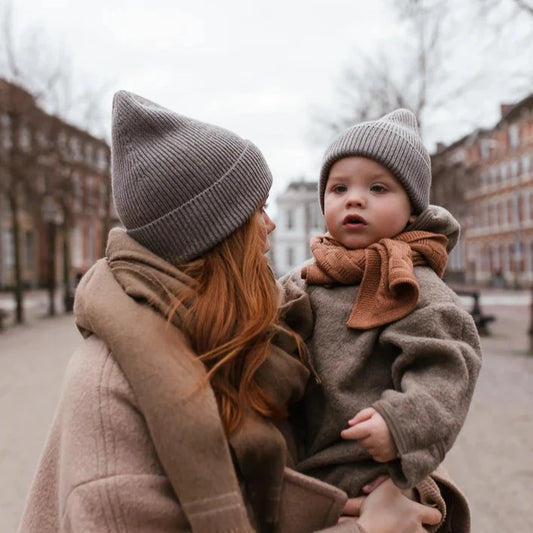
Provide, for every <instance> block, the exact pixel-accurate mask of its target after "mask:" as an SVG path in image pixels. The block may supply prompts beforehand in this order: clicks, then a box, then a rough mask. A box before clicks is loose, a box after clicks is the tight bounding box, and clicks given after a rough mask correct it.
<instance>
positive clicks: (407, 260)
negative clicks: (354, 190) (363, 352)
mask: <svg viewBox="0 0 533 533" xmlns="http://www.w3.org/2000/svg"><path fill="white" fill-rule="evenodd" d="M447 243H448V239H447V237H446V236H445V235H442V234H438V233H430V232H427V231H407V232H404V233H400V234H399V235H397V236H396V237H394V238H392V239H381V240H380V241H378V242H376V243H374V244H371V245H370V246H368V247H367V248H361V249H357V250H349V249H348V248H345V247H344V246H343V245H342V244H340V243H339V242H338V241H336V240H334V239H333V238H331V237H330V236H328V235H327V234H326V235H322V236H317V237H314V238H313V239H312V240H311V252H312V254H313V257H314V259H315V262H314V263H313V264H311V265H307V266H305V267H304V268H303V269H302V273H301V274H302V278H303V279H305V281H306V283H307V284H309V285H325V286H334V285H355V284H357V283H360V287H359V292H358V294H357V298H356V301H355V304H354V306H353V309H352V312H351V313H350V317H349V319H348V322H347V326H348V327H350V328H352V329H370V328H374V327H378V326H383V325H385V324H389V323H391V322H394V321H395V320H399V319H400V318H403V317H404V316H406V315H408V314H409V313H410V312H411V311H413V309H414V308H415V307H416V305H417V303H418V298H419V285H418V281H417V280H416V278H415V275H414V267H415V266H421V265H428V266H430V267H431V268H432V269H433V270H434V271H435V273H436V274H437V275H438V276H439V277H442V275H443V274H444V270H445V269H446V263H447V261H448V254H447V251H446V245H447Z"/></svg>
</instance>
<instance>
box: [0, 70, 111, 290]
mask: <svg viewBox="0 0 533 533" xmlns="http://www.w3.org/2000/svg"><path fill="white" fill-rule="evenodd" d="M115 223H116V216H115V215H114V212H113V208H112V201H111V186H110V149H109V146H108V145H107V143H106V142H105V141H103V140H101V139H97V138H95V137H93V136H91V135H89V134H88V133H87V132H85V131H82V130H80V129H78V128H76V127H74V126H72V125H70V124H67V123H65V122H64V121H62V120H60V119H59V118H57V117H55V116H52V115H49V114H47V113H46V112H44V111H43V110H42V109H40V108H39V107H38V106H37V104H36V102H35V100H34V98H33V96H32V95H31V94H30V93H28V92H27V91H25V90H24V89H23V88H21V87H18V86H17V85H14V84H12V83H9V82H7V81H5V80H2V79H0V258H1V259H0V289H6V288H9V287H11V286H13V285H14V283H15V271H16V269H15V263H16V254H15V248H16V244H18V249H19V254H18V256H19V258H20V266H21V269H20V270H21V273H22V283H23V284H24V285H25V286H26V287H38V286H44V285H47V284H48V283H49V281H50V276H51V275H52V272H53V273H54V279H56V280H61V281H62V283H64V284H67V283H71V282H72V281H73V280H74V279H75V278H76V275H77V274H81V273H83V272H85V271H86V270H87V269H88V268H89V266H90V265H91V264H92V263H93V262H94V261H95V260H96V259H97V258H98V257H101V256H102V255H103V247H104V243H105V238H106V235H107V232H108V230H109V228H110V227H111V226H112V225H113V224H115ZM17 233H18V241H17V242H15V238H14V235H15V234H17ZM51 249H52V250H53V253H51Z"/></svg>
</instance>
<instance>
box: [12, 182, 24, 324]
mask: <svg viewBox="0 0 533 533" xmlns="http://www.w3.org/2000/svg"><path fill="white" fill-rule="evenodd" d="M12 187H15V184H12ZM9 206H10V209H11V228H12V233H13V268H14V287H13V295H14V297H15V321H16V323H17V324H22V323H23V322H24V286H23V280H22V260H21V259H22V258H21V250H20V224H19V204H18V198H17V191H16V190H11V191H9Z"/></svg>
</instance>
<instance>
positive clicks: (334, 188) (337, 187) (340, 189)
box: [331, 183, 347, 193]
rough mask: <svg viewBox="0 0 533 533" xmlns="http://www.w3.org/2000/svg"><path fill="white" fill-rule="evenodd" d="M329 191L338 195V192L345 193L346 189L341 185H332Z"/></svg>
mask: <svg viewBox="0 0 533 533" xmlns="http://www.w3.org/2000/svg"><path fill="white" fill-rule="evenodd" d="M331 190H332V191H333V192H339V193H340V192H346V191H347V187H346V185H342V184H341V183H337V184H336V185H333V186H332V187H331Z"/></svg>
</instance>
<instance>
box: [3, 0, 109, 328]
mask: <svg viewBox="0 0 533 533" xmlns="http://www.w3.org/2000/svg"><path fill="white" fill-rule="evenodd" d="M12 15H13V12H12V4H11V2H8V3H7V4H6V5H5V7H4V13H3V16H2V17H1V20H2V24H1V26H2V32H1V37H0V66H1V67H2V69H1V70H0V72H2V75H3V76H4V77H5V78H6V79H7V80H8V81H9V82H12V83H15V84H17V85H19V86H20V88H21V89H22V88H23V89H25V90H21V91H18V90H11V89H12V88H13V86H12V85H10V84H4V85H2V87H4V90H3V92H2V101H1V102H0V103H1V104H2V105H0V108H1V109H2V110H3V111H4V110H5V111H4V116H5V117H6V119H5V120H6V124H5V125H4V126H5V127H4V131H2V136H3V137H4V138H7V137H8V136H9V135H10V136H11V139H12V140H11V141H9V142H8V143H7V144H6V143H4V145H3V147H1V149H2V153H1V158H0V196H4V197H5V198H6V200H7V203H8V206H9V212H10V218H11V224H10V225H11V228H12V239H11V240H12V243H13V261H12V262H13V268H14V278H15V279H14V296H15V303H16V315H15V317H16V321H17V322H22V321H23V320H24V311H23V288H24V280H23V276H22V255H21V237H22V235H21V226H20V220H21V215H22V214H23V209H22V206H23V205H24V212H33V213H36V212H37V213H39V211H40V206H41V205H42V204H43V198H44V196H46V197H47V200H49V201H51V202H52V203H53V206H55V208H56V209H57V210H58V212H59V214H60V217H59V218H60V219H61V233H62V235H63V254H62V255H63V268H62V271H63V283H64V286H65V289H66V291H67V290H68V288H69V287H70V285H71V280H70V276H71V265H70V258H71V255H72V254H71V251H70V238H69V236H70V232H71V227H72V202H73V198H74V195H73V192H74V191H73V180H72V169H73V165H72V158H71V155H70V154H69V151H68V149H66V148H65V147H63V148H61V146H60V144H61V143H60V142H59V138H60V136H61V129H62V121H61V120H60V119H57V118H55V115H57V116H58V117H61V118H62V119H66V120H70V121H71V122H78V123H79V122H80V120H81V121H84V122H85V123H84V126H85V128H90V129H92V130H93V131H94V130H95V129H99V131H100V132H101V131H102V128H99V127H98V124H97V123H96V122H94V119H95V118H96V119H98V117H100V116H101V114H100V112H99V106H98V105H97V102H98V101H99V100H100V99H101V93H102V92H103V91H104V90H105V89H104V88H101V89H100V90H99V91H97V90H84V91H79V92H77V93H76V92H75V91H74V90H73V89H72V80H73V74H72V71H71V69H70V67H69V65H70V62H69V60H68V58H66V57H65V56H64V55H63V54H61V53H59V54H57V55H56V54H54V53H53V52H51V47H50V46H49V45H47V44H46V43H43V39H45V37H46V36H45V35H44V33H43V32H36V31H32V32H30V33H29V34H28V35H26V36H15V31H14V24H13V16H12ZM17 37H18V38H17ZM54 57H55V60H54ZM26 91H28V92H26ZM28 93H31V95H30V94H28ZM41 108H42V109H41ZM44 110H46V111H47V112H44ZM74 111H75V113H74ZM73 117H75V118H73ZM89 118H91V119H93V122H92V123H91V121H90V120H89ZM100 125H101V123H100ZM7 128H9V133H6V131H5V130H6V129H7ZM25 132H26V133H25ZM33 135H35V137H36V138H35V139H32V140H31V142H26V143H21V142H20V140H21V139H24V137H25V136H26V137H27V136H30V137H31V136H33ZM32 205H33V206H37V207H36V208H33V209H32ZM50 253H54V251H52V250H50Z"/></svg>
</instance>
